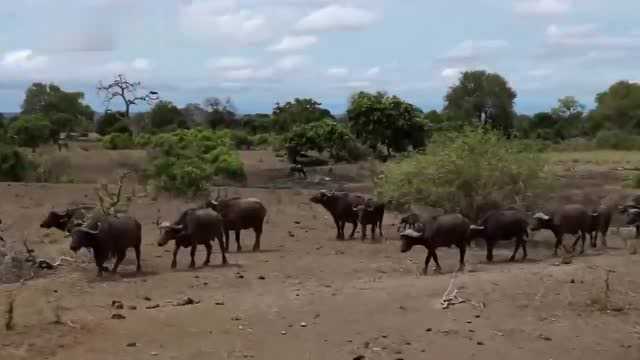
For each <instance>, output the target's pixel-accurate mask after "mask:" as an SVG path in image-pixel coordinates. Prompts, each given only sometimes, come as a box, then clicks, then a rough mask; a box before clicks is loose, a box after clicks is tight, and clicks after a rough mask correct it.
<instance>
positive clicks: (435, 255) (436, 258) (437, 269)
mask: <svg viewBox="0 0 640 360" xmlns="http://www.w3.org/2000/svg"><path fill="white" fill-rule="evenodd" d="M432 257H433V261H434V262H435V263H436V268H435V269H434V270H433V271H434V272H437V273H441V272H442V267H441V266H440V261H438V254H437V253H436V249H433V254H432Z"/></svg>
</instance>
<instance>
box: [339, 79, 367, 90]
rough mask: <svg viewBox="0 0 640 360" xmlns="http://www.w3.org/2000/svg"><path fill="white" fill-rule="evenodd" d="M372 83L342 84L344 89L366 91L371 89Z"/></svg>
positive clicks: (355, 82)
mask: <svg viewBox="0 0 640 360" xmlns="http://www.w3.org/2000/svg"><path fill="white" fill-rule="evenodd" d="M371 85H372V84H371V82H370V81H357V80H356V81H348V82H346V83H344V84H342V87H346V88H351V89H366V88H369V87H371Z"/></svg>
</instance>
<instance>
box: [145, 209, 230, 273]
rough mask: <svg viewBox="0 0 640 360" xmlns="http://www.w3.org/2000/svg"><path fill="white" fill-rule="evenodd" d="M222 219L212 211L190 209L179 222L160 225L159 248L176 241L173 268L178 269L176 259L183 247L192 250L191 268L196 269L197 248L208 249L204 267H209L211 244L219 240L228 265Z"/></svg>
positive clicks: (224, 262)
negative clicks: (201, 246) (202, 246)
mask: <svg viewBox="0 0 640 360" xmlns="http://www.w3.org/2000/svg"><path fill="white" fill-rule="evenodd" d="M223 226H224V225H223V220H222V217H221V216H220V215H219V214H217V213H216V212H215V211H213V210H211V209H189V210H185V211H184V212H182V214H181V215H180V217H179V218H178V220H176V221H175V222H174V223H173V224H172V223H169V222H166V223H162V224H160V226H159V227H160V229H161V230H162V234H161V236H160V238H159V239H158V241H157V244H158V246H165V245H166V244H167V243H168V242H169V241H171V240H174V241H175V248H174V250H173V260H172V261H171V268H172V269H175V268H176V257H177V255H178V251H179V250H180V248H181V247H184V248H188V247H190V248H191V263H190V264H189V268H194V267H195V266H196V263H195V255H196V248H197V246H198V245H204V247H205V248H206V249H207V257H206V259H205V261H204V263H203V264H202V266H206V265H209V261H210V260H211V251H212V245H211V242H212V241H215V239H217V240H218V245H219V246H220V253H221V254H222V264H223V265H225V264H227V263H228V262H227V257H226V255H225V249H224V243H223V242H224V239H223Z"/></svg>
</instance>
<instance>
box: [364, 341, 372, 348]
mask: <svg viewBox="0 0 640 360" xmlns="http://www.w3.org/2000/svg"><path fill="white" fill-rule="evenodd" d="M369 346H371V343H370V342H368V341H365V342H364V344H362V347H363V348H365V349H368V348H369Z"/></svg>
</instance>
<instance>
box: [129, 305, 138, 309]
mask: <svg viewBox="0 0 640 360" xmlns="http://www.w3.org/2000/svg"><path fill="white" fill-rule="evenodd" d="M127 309H129V310H138V307H137V306H135V305H128V306H127Z"/></svg>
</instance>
